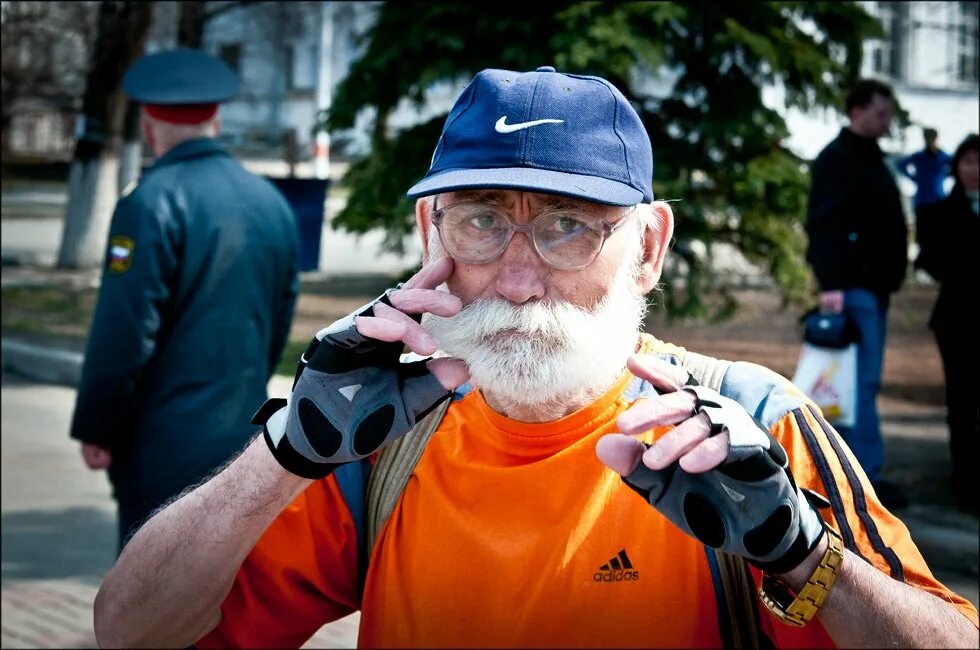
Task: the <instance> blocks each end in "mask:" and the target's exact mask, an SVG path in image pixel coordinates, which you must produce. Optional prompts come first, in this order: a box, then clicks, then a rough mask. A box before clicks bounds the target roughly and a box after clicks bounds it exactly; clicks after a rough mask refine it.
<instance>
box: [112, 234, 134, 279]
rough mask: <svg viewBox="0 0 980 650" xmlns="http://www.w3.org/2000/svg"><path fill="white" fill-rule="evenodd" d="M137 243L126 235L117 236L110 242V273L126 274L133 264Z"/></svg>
mask: <svg viewBox="0 0 980 650" xmlns="http://www.w3.org/2000/svg"><path fill="white" fill-rule="evenodd" d="M135 249H136V242H134V241H133V240H132V239H130V238H129V237H126V236H124V235H116V236H115V237H113V238H111V239H110V240H109V273H115V274H116V275H118V274H120V273H125V272H126V271H128V270H129V267H130V265H131V264H132V263H133V251H134V250H135Z"/></svg>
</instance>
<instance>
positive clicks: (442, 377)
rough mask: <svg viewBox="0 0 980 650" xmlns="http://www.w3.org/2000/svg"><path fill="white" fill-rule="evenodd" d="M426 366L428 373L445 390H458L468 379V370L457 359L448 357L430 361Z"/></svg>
mask: <svg viewBox="0 0 980 650" xmlns="http://www.w3.org/2000/svg"><path fill="white" fill-rule="evenodd" d="M426 365H427V366H428V368H429V372H431V373H432V374H433V375H435V376H436V379H438V380H439V383H440V384H442V387H443V388H445V389H446V390H453V389H454V388H458V387H460V386H462V385H463V384H465V383H466V382H467V380H469V378H470V371H469V369H468V368H467V367H466V364H465V363H464V362H463V361H460V360H459V359H453V358H450V357H443V358H441V359H431V360H430V361H428V362H427V364H426Z"/></svg>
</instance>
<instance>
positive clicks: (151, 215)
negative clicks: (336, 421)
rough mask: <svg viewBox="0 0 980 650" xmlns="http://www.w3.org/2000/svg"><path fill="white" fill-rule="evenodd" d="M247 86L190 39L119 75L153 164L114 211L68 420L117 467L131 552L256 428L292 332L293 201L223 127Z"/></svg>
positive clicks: (114, 474) (93, 451)
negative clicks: (220, 138)
mask: <svg viewBox="0 0 980 650" xmlns="http://www.w3.org/2000/svg"><path fill="white" fill-rule="evenodd" d="M237 85H238V81H237V78H236V77H235V75H234V73H233V72H232V71H231V70H230V69H229V68H228V67H227V66H225V65H224V64H223V63H222V62H220V61H218V60H217V59H215V58H213V57H210V56H208V55H206V54H204V53H203V52H200V51H197V50H187V49H182V50H174V51H169V52H161V53H157V54H153V55H150V56H146V57H143V58H142V59H140V60H138V61H137V62H136V63H134V64H133V66H132V67H131V68H130V69H129V70H128V71H127V73H126V75H125V77H124V79H123V88H124V90H125V91H126V92H127V94H128V95H129V96H130V97H131V98H132V99H133V100H135V101H139V102H142V103H143V104H144V107H143V111H144V115H143V133H144V137H145V139H146V140H147V143H148V144H149V145H150V147H151V148H152V149H153V153H154V156H155V157H156V162H155V164H154V165H153V166H152V167H151V168H150V169H149V170H148V171H147V172H146V174H145V175H144V176H143V178H142V180H141V181H140V182H139V184H138V185H137V186H136V187H135V189H132V190H131V191H129V192H128V193H126V192H124V194H125V196H124V197H123V198H121V199H120V201H119V203H118V204H117V206H116V209H115V213H114V214H113V217H112V225H111V227H110V232H109V243H108V251H107V254H106V261H105V268H104V270H103V274H102V285H101V290H100V292H99V298H98V302H97V305H96V309H95V314H94V316H93V321H92V328H91V333H90V335H89V339H88V345H87V349H86V353H85V364H84V367H83V369H82V377H81V382H80V384H79V387H78V397H77V402H76V404H75V412H74V417H73V420H72V424H71V437H72V438H75V439H76V440H79V441H80V442H81V443H82V449H81V451H82V456H83V458H84V460H85V463H86V464H87V465H88V467H89V468H91V469H108V474H109V479H110V481H111V483H112V487H113V496H114V498H115V499H116V501H117V502H118V506H119V544H120V546H119V548H120V550H121V548H122V546H123V545H124V544H125V541H126V540H127V539H128V538H129V537H130V536H131V535H132V534H133V533H134V532H135V531H136V529H137V528H138V527H139V525H140V524H141V523H142V522H143V520H145V519H146V518H147V517H148V516H149V515H150V514H151V513H152V512H153V510H155V509H156V508H158V507H159V506H161V505H162V504H164V503H165V502H166V501H168V500H169V499H170V498H171V497H173V496H175V495H177V494H179V493H180V492H181V491H182V490H184V488H186V487H188V486H189V485H192V484H194V483H197V482H199V481H201V480H202V479H204V478H206V477H207V476H208V474H209V473H210V472H211V471H212V470H214V469H216V468H218V467H220V466H221V465H223V464H224V463H225V462H226V461H227V460H228V459H229V458H230V457H231V456H233V455H234V454H235V453H236V452H238V451H240V450H241V448H242V447H243V446H244V445H245V444H246V443H247V442H248V441H249V439H250V438H251V437H252V434H253V433H254V429H255V427H254V426H253V425H251V424H250V419H251V416H252V414H253V412H254V411H255V409H256V405H257V404H261V403H262V402H263V401H264V400H265V399H266V397H267V393H266V384H267V382H268V380H269V377H270V375H271V373H272V371H273V369H274V367H275V365H276V363H277V361H278V358H279V355H280V354H281V353H282V350H283V347H284V345H285V342H286V340H287V335H288V332H289V327H290V323H291V320H292V315H293V307H294V305H295V300H296V295H297V292H298V289H299V284H298V266H299V261H298V255H299V252H298V246H299V243H298V233H297V229H296V224H295V220H294V217H293V213H292V211H291V209H290V207H289V205H288V204H287V203H286V201H285V199H284V198H283V197H282V196H281V195H280V194H279V192H278V191H277V190H276V189H275V188H274V187H273V186H272V184H271V183H269V182H268V181H266V180H264V179H260V178H258V177H256V176H254V175H252V174H251V173H249V172H247V171H246V170H245V169H244V168H243V167H242V166H241V165H240V164H239V163H238V162H236V161H234V160H233V159H232V158H231V157H230V156H229V155H228V153H227V152H226V151H225V150H224V148H223V147H222V146H221V145H219V144H218V142H217V141H216V140H215V139H214V137H215V136H216V135H217V133H218V130H219V128H220V121H219V117H218V113H217V110H218V104H219V103H220V102H222V101H225V100H227V99H229V98H230V97H231V96H233V95H234V94H235V92H236V91H237Z"/></svg>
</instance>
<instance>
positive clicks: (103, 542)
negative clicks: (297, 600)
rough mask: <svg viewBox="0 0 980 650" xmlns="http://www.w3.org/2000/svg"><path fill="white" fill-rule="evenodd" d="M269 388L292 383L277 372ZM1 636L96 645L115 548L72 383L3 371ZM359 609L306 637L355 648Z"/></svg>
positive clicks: (15, 643) (37, 644) (104, 484)
mask: <svg viewBox="0 0 980 650" xmlns="http://www.w3.org/2000/svg"><path fill="white" fill-rule="evenodd" d="M273 381H274V382H275V383H274V386H273V388H272V389H271V390H274V391H279V392H281V391H282V390H288V388H289V380H288V378H282V377H280V378H275V379H274V380H273ZM2 385H3V390H2V391H0V395H2V398H0V401H2V403H0V412H2V432H0V440H2V450H0V452H2V473H0V477H2V478H0V481H2V492H0V494H2V497H0V511H2V515H0V516H2V527H0V529H2V578H0V585H2V589H0V594H2V597H0V646H2V647H3V648H84V647H94V646H95V636H94V633H93V627H92V603H93V602H94V600H95V594H96V592H97V591H98V588H99V584H100V583H101V582H102V578H103V576H104V575H105V573H106V571H108V569H109V568H110V567H111V566H112V562H113V560H114V558H115V545H116V533H115V525H116V524H115V510H114V504H113V501H112V500H111V498H110V492H109V484H108V481H107V480H106V478H105V475H104V473H102V472H90V471H89V470H87V469H86V468H85V466H84V465H83V464H82V460H81V458H80V457H79V455H78V445H77V444H76V443H74V442H72V441H71V440H69V439H68V434H67V431H68V423H69V418H70V416H71V409H72V407H73V405H74V401H75V391H74V390H72V389H71V388H66V387H63V386H53V385H44V384H35V383H30V382H27V381H25V380H22V379H19V378H17V377H13V376H10V375H8V374H4V375H3V378H2ZM358 621H359V617H358V616H357V615H356V614H355V615H353V616H349V617H347V618H345V619H343V620H340V621H337V622H335V623H333V624H331V625H328V626H326V627H324V628H323V629H322V630H321V631H320V632H318V633H317V635H316V636H314V638H313V639H311V640H310V642H309V643H308V644H307V646H306V647H315V648H349V647H353V646H354V645H355V643H356V639H357V624H358Z"/></svg>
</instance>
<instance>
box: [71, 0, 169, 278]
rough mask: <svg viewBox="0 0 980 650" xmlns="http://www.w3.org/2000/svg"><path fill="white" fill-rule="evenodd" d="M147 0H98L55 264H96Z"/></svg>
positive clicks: (108, 213)
mask: <svg viewBox="0 0 980 650" xmlns="http://www.w3.org/2000/svg"><path fill="white" fill-rule="evenodd" d="M151 12H152V3H144V2H138V1H135V0H127V1H124V2H119V1H113V0H103V1H102V2H101V4H100V5H99V26H98V30H99V31H98V35H97V36H96V41H95V47H94V49H93V54H92V65H91V68H90V69H89V74H88V78H87V80H86V85H85V96H84V99H83V101H82V114H83V120H84V125H83V126H84V129H83V132H82V135H81V136H80V137H79V139H78V142H76V144H75V156H74V159H73V160H72V164H71V169H70V171H69V174H68V207H67V210H66V212H65V229H64V232H63V233H62V237H61V249H60V251H59V253H58V267H59V268H85V267H93V266H98V265H99V264H100V263H101V262H102V259H103V255H104V249H105V241H106V237H107V235H108V230H109V222H110V220H111V219H112V210H113V207H114V205H115V203H116V197H117V196H118V193H117V190H118V182H119V178H118V174H119V145H120V142H119V141H120V133H121V130H122V126H123V115H124V111H125V108H126V98H125V96H124V95H123V93H122V89H121V88H120V83H121V82H122V76H123V73H124V72H125V71H126V68H128V67H129V65H130V64H131V63H132V62H133V60H135V59H136V57H137V56H139V55H140V54H141V53H142V51H143V44H144V41H145V39H146V33H147V31H148V30H149V26H150V16H151Z"/></svg>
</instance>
